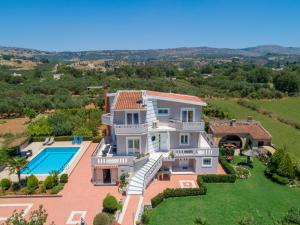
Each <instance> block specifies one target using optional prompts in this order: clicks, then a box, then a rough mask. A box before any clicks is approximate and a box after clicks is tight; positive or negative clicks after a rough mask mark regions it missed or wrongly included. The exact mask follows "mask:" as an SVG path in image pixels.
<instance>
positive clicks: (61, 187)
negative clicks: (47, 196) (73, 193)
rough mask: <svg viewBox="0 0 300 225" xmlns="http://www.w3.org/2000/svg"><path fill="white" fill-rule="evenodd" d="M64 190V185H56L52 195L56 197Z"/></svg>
mask: <svg viewBox="0 0 300 225" xmlns="http://www.w3.org/2000/svg"><path fill="white" fill-rule="evenodd" d="M63 188H64V185H63V184H59V185H56V186H54V187H53V188H52V189H51V194H53V195H55V194H57V193H58V192H60V191H61V190H62V189H63Z"/></svg>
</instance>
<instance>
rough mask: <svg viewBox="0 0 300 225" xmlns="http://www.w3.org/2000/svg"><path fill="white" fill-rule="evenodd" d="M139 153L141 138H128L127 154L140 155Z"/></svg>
mask: <svg viewBox="0 0 300 225" xmlns="http://www.w3.org/2000/svg"><path fill="white" fill-rule="evenodd" d="M139 152H140V138H128V139H127V153H139Z"/></svg>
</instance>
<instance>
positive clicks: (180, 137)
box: [92, 90, 219, 194]
mask: <svg viewBox="0 0 300 225" xmlns="http://www.w3.org/2000/svg"><path fill="white" fill-rule="evenodd" d="M203 106H206V103H205V102H203V101H202V100H201V99H200V98H198V97H196V96H190V95H182V94H174V93H162V92H155V91H145V90H139V91H136V90H130V91H117V92H116V93H106V94H105V111H106V113H105V114H103V115H102V123H103V124H105V125H107V130H106V132H107V136H106V137H105V138H103V139H102V141H101V142H100V143H99V144H98V146H97V148H96V150H95V152H94V153H93V155H92V170H93V177H92V181H93V183H94V184H95V185H106V184H116V182H117V181H118V180H119V178H120V175H121V174H123V173H128V174H130V178H129V186H128V189H127V194H143V193H144V189H145V187H146V186H147V185H148V184H149V183H150V181H151V180H152V179H153V178H154V176H155V175H156V174H157V173H158V172H161V173H169V174H180V173H184V174H187V173H194V174H216V173H217V167H218V156H219V149H218V147H217V146H216V145H215V143H214V141H213V139H212V138H211V136H210V135H208V134H207V133H206V132H205V130H204V125H205V123H204V121H203V120H202V107H203Z"/></svg>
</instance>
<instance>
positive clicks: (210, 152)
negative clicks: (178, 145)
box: [171, 148, 219, 157]
mask: <svg viewBox="0 0 300 225" xmlns="http://www.w3.org/2000/svg"><path fill="white" fill-rule="evenodd" d="M171 151H173V153H174V156H175V157H176V156H218V155H219V149H218V148H187V149H171Z"/></svg>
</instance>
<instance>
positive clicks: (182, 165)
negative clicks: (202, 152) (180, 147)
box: [179, 159, 189, 169]
mask: <svg viewBox="0 0 300 225" xmlns="http://www.w3.org/2000/svg"><path fill="white" fill-rule="evenodd" d="M179 167H180V168H182V169H187V168H189V160H188V159H181V160H179Z"/></svg>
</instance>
